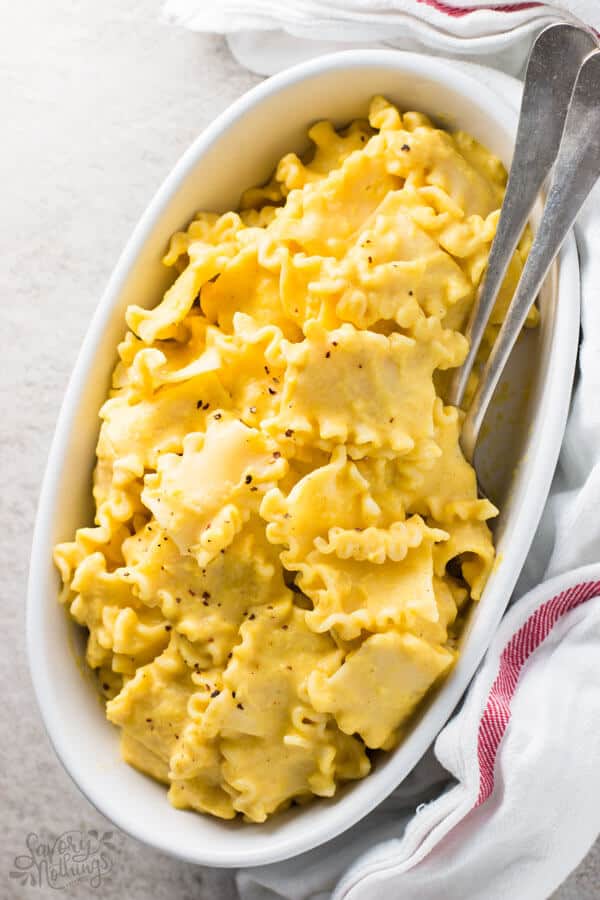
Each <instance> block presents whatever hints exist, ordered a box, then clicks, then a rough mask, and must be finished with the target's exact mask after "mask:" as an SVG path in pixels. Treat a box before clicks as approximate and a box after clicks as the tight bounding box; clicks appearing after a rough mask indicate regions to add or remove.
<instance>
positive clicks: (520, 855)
mask: <svg viewBox="0 0 600 900" xmlns="http://www.w3.org/2000/svg"><path fill="white" fill-rule="evenodd" d="M165 11H166V13H167V17H168V18H170V19H172V20H173V19H174V20H176V21H179V22H181V23H182V24H186V25H188V26H189V27H192V28H195V29H197V30H218V31H222V32H229V39H230V43H231V46H232V49H233V50H234V52H236V53H237V55H238V58H240V60H242V61H243V62H244V63H246V64H247V65H248V66H249V67H250V68H253V69H254V70H255V71H258V72H270V71H275V70H277V69H279V68H282V67H283V66H284V65H289V64H290V63H291V62H296V61H299V60H300V59H306V58H308V57H311V56H314V55H316V54H317V53H322V52H330V51H331V50H332V49H335V48H336V47H347V46H348V43H344V42H345V41H350V42H357V41H359V42H360V45H361V46H369V45H373V42H375V45H377V42H379V45H382V42H384V43H385V45H386V46H389V45H390V44H392V45H394V46H395V45H401V46H403V47H408V48H410V49H414V47H415V45H416V46H419V45H421V46H426V47H427V49H428V50H429V52H431V51H435V52H445V53H446V54H449V53H452V54H453V55H454V56H463V57H471V58H473V55H474V54H475V53H478V54H483V55H484V56H485V62H486V63H487V64H488V65H493V66H494V67H495V69H496V71H493V70H491V69H489V68H482V67H480V66H473V65H472V64H468V63H456V65H460V66H462V67H463V68H464V69H466V70H467V71H471V72H475V74H476V75H477V77H478V78H479V79H481V80H484V81H485V82H486V83H487V84H489V85H490V87H492V88H495V89H496V90H497V91H498V92H499V94H501V96H502V97H503V99H504V100H505V101H509V102H512V103H513V104H514V105H515V106H518V104H519V99H520V83H519V82H518V81H516V80H515V79H514V78H511V77H509V76H508V75H506V74H503V73H502V72H501V71H498V70H500V69H504V70H505V71H506V70H510V71H518V70H519V69H521V67H522V65H523V63H524V60H525V56H526V52H527V49H528V46H529V44H530V42H531V38H532V34H533V33H535V32H536V31H537V30H539V28H540V27H542V26H543V25H545V24H547V23H548V22H549V21H551V20H553V19H556V18H557V15H559V16H560V17H561V18H565V17H572V16H575V15H578V16H579V17H581V19H582V20H584V21H585V22H587V24H588V25H591V26H595V27H600V3H598V2H597V0H579V2H577V0H565V2H563V3H554V4H552V5H544V4H541V3H535V2H526V3H508V4H506V3H505V4H500V5H498V4H495V5H494V4H492V5H491V6H490V5H489V4H485V3H481V2H475V0H470V2H469V0H464V2H462V3H461V4H460V5H458V0H455V2H454V4H450V3H447V2H441V0H377V2H374V0H346V2H343V0H340V2H336V0H333V2H331V0H330V2H321V0H313V2H308V0H298V2H296V3H294V4H292V3H289V0H288V2H286V3H283V2H280V0H216V2H212V3H208V4H207V3H206V0H167V2H166V4H165ZM315 35H317V36H318V39H319V40H316V39H315ZM321 39H322V43H320V40H321ZM351 45H355V43H354V44H352V43H351ZM576 239H577V245H578V251H579V259H580V266H581V293H582V341H581V346H580V353H579V370H578V377H577V381H576V387H575V392H574V397H573V404H572V410H571V414H570V417H569V422H568V425H567V430H566V435H565V440H564V444H563V448H562V453H561V458H560V462H559V467H558V471H557V473H556V476H555V479H554V483H553V486H552V491H551V494H550V498H549V500H548V503H547V506H546V509H545V511H544V515H543V517H542V521H541V524H540V528H539V529H538V532H537V534H536V537H535V540H534V543H533V546H532V549H531V552H530V554H529V557H528V560H527V563H526V565H525V568H524V570H523V573H522V575H521V578H520V581H519V585H518V587H517V591H516V592H515V597H520V598H521V599H519V600H518V601H517V602H515V603H513V605H512V606H511V608H510V610H509V612H508V613H507V615H506V616H505V618H504V620H503V622H502V625H501V627H500V629H499V630H498V633H497V635H496V637H495V640H494V642H493V644H492V646H491V647H490V648H489V650H488V653H487V654H486V657H485V660H484V662H483V663H482V666H481V667H480V670H479V672H478V674H477V676H476V678H475V679H474V681H473V683H472V685H471V687H470V689H469V691H468V694H467V698H466V701H465V703H464V705H463V707H462V709H461V710H460V712H459V713H458V714H457V715H456V716H455V718H454V719H453V720H452V721H451V722H450V723H449V724H448V725H447V726H446V727H445V728H444V730H443V731H442V732H441V734H440V735H439V737H438V739H437V741H436V743H435V745H434V747H433V749H432V750H431V751H430V752H429V753H428V754H427V755H426V756H425V757H424V758H423V760H422V761H421V762H420V763H419V765H418V766H417V767H416V768H415V770H414V771H413V773H412V774H411V775H410V776H409V778H407V779H406V780H405V781H404V782H403V784H402V785H400V787H399V788H398V789H397V790H396V791H395V792H394V794H393V795H392V796H391V797H389V798H388V800H386V801H385V802H384V803H382V804H381V805H380V806H379V807H378V808H377V809H376V810H375V811H374V812H373V813H371V814H370V815H369V816H367V817H366V818H365V819H364V820H363V821H362V822H360V823H358V824H357V825H356V826H354V827H353V828H351V829H350V830H349V831H347V832H345V833H344V834H342V835H340V836H339V837H338V838H336V839H335V840H333V841H330V842H329V843H327V844H325V845H324V846H322V847H319V848H317V849H315V850H313V851H311V852H309V853H306V854H303V855H302V856H300V857H297V858H295V859H292V860H288V861H286V862H283V863H278V864H276V865H272V866H264V867H261V868H256V869H249V870H245V871H242V872H240V873H238V876H237V880H238V887H239V891H240V895H241V897H242V898H243V900H275V898H289V900H325V898H329V897H332V898H333V900H342V898H344V900H346V898H351V900H373V898H375V897H377V898H378V900H386V898H394V900H399V898H402V900H412V898H415V900H417V898H419V900H434V898H435V900H439V896H440V894H442V895H443V896H444V900H504V898H510V900H538V898H540V900H542V898H546V897H549V896H550V894H551V893H552V892H553V890H554V889H555V888H556V887H558V885H559V884H560V882H561V881H562V880H563V879H564V878H565V877H566V876H567V874H568V873H569V872H570V871H571V869H573V868H574V867H575V866H576V865H577V863H578V862H579V861H580V859H581V858H582V857H583V856H584V855H585V853H586V851H587V850H588V848H589V847H590V845H591V844H592V843H593V841H594V839H595V838H596V836H597V835H598V834H599V833H600V804H599V803H598V802H597V797H598V796H599V794H600V768H599V767H598V766H597V760H598V759H599V758H600V692H599V691H598V690H597V688H596V682H597V663H596V660H597V659H598V658H600V562H596V561H598V560H600V516H598V514H597V510H598V509H599V508H600V404H598V400H597V398H598V396H600V256H599V254H598V250H597V248H598V247H600V185H598V186H597V187H596V189H595V191H594V192H593V194H592V196H591V197H590V198H589V200H588V202H587V204H586V207H585V209H584V210H583V212H582V214H581V215H580V217H579V220H578V223H577V227H576ZM581 566H584V568H575V567H581ZM545 578H546V579H547V578H550V579H551V580H550V581H546V582H544V581H543V579H545ZM535 585H538V586H537V587H534V586H535ZM527 591H529V593H526V592H527ZM524 594H525V596H523V595H524Z"/></svg>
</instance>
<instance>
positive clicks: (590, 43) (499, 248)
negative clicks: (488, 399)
mask: <svg viewBox="0 0 600 900" xmlns="http://www.w3.org/2000/svg"><path fill="white" fill-rule="evenodd" d="M596 47H597V44H596V42H595V40H594V37H593V36H592V34H591V33H589V32H587V31H585V30H583V29H582V28H577V27H575V26H574V25H569V24H566V23H557V24H554V25H549V26H548V27H547V28H545V29H544V30H543V31H542V32H541V33H540V35H539V37H538V38H537V40H536V41H535V43H534V45H533V47H532V49H531V53H530V55H529V60H528V63H527V72H526V75H525V85H524V88H523V99H522V102H521V113H520V117H519V125H518V129H517V138H516V143H515V150H514V155H513V162H512V166H511V169H510V176H509V179H508V184H507V187H506V194H505V197H504V203H503V204H502V211H501V213H500V220H499V222H498V228H497V231H496V236H495V238H494V242H493V244H492V248H491V251H490V256H489V260H488V265H487V269H486V273H485V275H484V278H483V281H482V284H481V286H480V289H479V293H478V297H477V299H476V302H475V304H474V306H473V310H472V313H471V318H470V321H469V323H468V325H467V330H466V337H467V339H468V341H469V353H468V355H467V358H466V359H465V362H464V363H463V365H462V366H461V367H460V368H459V369H457V370H456V372H455V373H454V377H453V380H452V383H451V386H450V392H449V396H448V402H449V403H451V404H453V405H454V406H460V405H461V403H462V400H463V397H464V393H465V388H466V386H467V382H468V380H469V375H470V374H471V370H472V368H473V364H474V362H475V357H476V356H477V351H478V350H479V346H480V344H481V339H482V337H483V333H484V331H485V328H486V325H487V323H488V320H489V318H490V314H491V312H492V309H493V307H494V303H495V302H496V297H497V296H498V291H499V290H500V287H501V285H502V281H503V280H504V276H505V274H506V270H507V268H508V264H509V262H510V259H511V257H512V255H513V253H514V251H515V249H516V247H517V244H518V243H519V239H520V237H521V235H522V233H523V229H524V228H525V225H526V223H527V219H528V218H529V215H530V213H531V210H532V208H533V205H534V203H535V201H536V198H537V196H538V194H539V191H540V189H541V187H542V184H543V183H544V181H545V179H546V177H547V176H548V173H549V172H550V169H551V168H552V164H553V163H554V160H555V159H556V154H557V152H558V147H559V144H560V138H561V134H562V131H563V126H564V123H565V117H566V114H567V108H568V105H569V100H570V98H571V94H572V91H573V85H574V84H575V80H576V78H577V73H578V71H579V69H580V66H581V63H582V62H583V60H584V59H585V57H586V56H587V55H588V53H591V52H592V50H594V49H595V48H596Z"/></svg>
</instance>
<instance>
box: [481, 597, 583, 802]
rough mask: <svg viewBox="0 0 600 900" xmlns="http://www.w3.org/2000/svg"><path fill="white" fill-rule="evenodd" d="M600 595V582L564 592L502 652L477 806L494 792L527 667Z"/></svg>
mask: <svg viewBox="0 0 600 900" xmlns="http://www.w3.org/2000/svg"><path fill="white" fill-rule="evenodd" d="M599 593H600V581H588V582H585V583H584V584H578V585H575V587H572V588H569V590H568V591H562V593H560V594H557V595H556V597H553V598H552V599H551V600H548V601H547V602H546V603H544V604H543V605H542V606H540V607H539V609H537V610H536V611H535V612H534V613H532V614H531V615H530V616H529V618H528V619H527V621H526V622H525V623H524V624H523V625H522V626H521V628H519V630H518V631H517V632H516V633H515V634H514V635H513V636H512V638H511V639H510V641H509V642H508V644H507V645H506V647H505V648H504V650H503V651H502V654H501V655H500V662H499V665H498V675H497V676H496V680H495V681H494V683H493V685H492V689H491V691H490V693H489V695H488V700H487V704H486V707H485V710H484V712H483V716H482V717H481V722H480V723H479V733H478V736H477V757H478V760H479V796H478V798H477V803H476V804H475V806H476V807H477V806H480V805H481V804H482V803H484V802H485V800H487V799H488V797H489V796H490V795H491V793H492V791H493V790H494V771H495V766H496V757H497V755H498V748H499V746H500V742H501V740H502V738H503V737H504V734H505V732H506V729H507V727H508V723H509V722H510V716H511V702H512V698H513V696H514V693H515V690H516V687H517V684H518V681H519V677H520V675H521V670H522V669H523V666H524V665H525V663H526V662H527V660H528V659H529V657H530V656H531V654H532V653H533V652H534V650H536V649H537V648H538V647H539V646H540V644H541V643H542V642H543V641H544V640H545V639H546V638H547V637H548V635H549V634H550V632H551V630H552V629H553V628H554V626H555V625H556V623H557V622H558V621H559V619H561V618H562V616H564V615H565V613H568V612H570V611H571V610H572V609H575V607H577V606H579V605H580V604H581V603H585V602H586V600H591V598H592V597H596V596H598V594H599Z"/></svg>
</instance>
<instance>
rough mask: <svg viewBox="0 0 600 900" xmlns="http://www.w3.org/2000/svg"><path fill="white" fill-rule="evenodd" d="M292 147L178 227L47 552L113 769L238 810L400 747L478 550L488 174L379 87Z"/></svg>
mask: <svg viewBox="0 0 600 900" xmlns="http://www.w3.org/2000/svg"><path fill="white" fill-rule="evenodd" d="M309 137H310V140H311V141H312V144H313V150H312V151H311V153H310V154H309V155H308V156H307V157H306V158H303V159H301V158H299V157H298V156H296V155H295V154H293V153H290V154H288V155H287V156H285V157H284V158H283V159H282V160H281V162H280V163H279V165H278V166H277V170H276V172H275V174H274V176H273V178H272V180H271V181H270V182H269V183H268V184H267V185H265V186H263V187H259V188H254V189H251V190H249V191H247V192H246V194H245V195H244V196H243V198H242V201H241V209H240V211H239V212H237V213H235V212H228V213H225V214H224V215H216V214H212V213H200V214H199V215H198V216H197V218H196V219H194V221H193V222H192V223H191V224H190V226H189V227H188V229H187V230H186V231H185V232H181V233H178V234H176V235H174V237H173V238H172V240H171V244H170V247H169V249H168V252H167V255H166V257H165V263H166V265H168V266H171V267H172V268H173V269H174V272H175V278H174V282H173V285H172V287H171V288H170V289H169V290H168V291H167V293H166V294H165V296H164V299H163V300H162V301H161V302H160V303H159V304H158V306H156V307H154V308H152V309H145V308H142V307H138V306H131V307H130V308H129V309H128V311H127V325H128V328H129V330H128V332H127V334H126V336H125V338H124V340H123V342H122V343H121V344H120V346H119V348H118V352H119V362H118V364H117V366H116V369H115V371H114V375H113V380H112V389H111V391H110V394H109V396H108V399H107V400H106V402H105V404H104V406H103V407H102V409H101V411H100V418H101V420H102V425H101V429H100V437H99V441H98V447H97V466H96V470H95V474H94V486H93V495H94V500H95V504H96V517H95V524H94V526H93V527H89V528H81V529H79V530H78V531H77V534H76V535H75V540H74V541H73V542H70V543H63V544H60V545H59V546H58V547H57V548H56V552H55V559H56V563H57V566H58V568H59V569H60V572H61V575H62V579H63V581H64V590H63V593H62V599H63V601H64V603H65V604H66V605H67V606H68V608H69V610H70V613H71V615H72V616H73V618H74V619H75V620H76V621H77V622H78V623H79V624H80V625H82V626H84V627H85V628H86V629H87V630H88V632H89V638H88V644H87V661H88V663H89V665H90V666H91V667H92V668H93V669H95V670H96V671H97V674H98V679H99V684H100V686H101V689H102V691H103V693H104V696H105V698H106V701H107V702H106V713H107V716H108V719H109V720H110V721H111V722H113V723H114V724H115V725H117V726H118V727H119V728H120V729H121V735H122V753H123V757H124V759H125V760H126V761H127V762H128V763H130V764H131V765H133V766H135V767H137V768H138V769H140V770H141V771H143V772H146V773H148V774H149V775H151V776H153V777H154V778H156V779H159V780H160V781H162V782H164V783H165V784H167V785H168V786H169V799H170V801H171V802H172V803H173V804H174V805H175V806H177V807H182V808H191V809H195V810H198V811H201V812H204V813H211V814H213V815H216V816H221V817H222V818H226V819H228V818H233V817H234V816H236V814H238V813H239V814H241V815H243V816H244V817H245V818H246V819H248V820H251V821H253V822H262V821H264V820H265V819H266V817H267V816H269V815H270V814H271V813H274V812H276V811H277V810H280V809H283V808H285V807H286V806H288V805H289V804H290V803H291V802H292V801H293V800H295V801H297V802H303V801H305V800H306V799H308V798H310V797H311V796H312V795H315V794H316V795H319V796H322V797H329V796H331V795H332V794H334V793H335V790H336V786H337V785H338V784H339V783H340V782H343V781H346V780H348V779H356V778H362V777H363V776H365V775H367V773H368V772H369V769H370V766H371V756H372V754H371V751H373V750H376V749H378V748H383V749H384V750H390V749H391V748H393V747H394V746H395V745H396V744H397V743H398V741H399V740H401V738H402V735H403V733H404V732H405V730H406V729H407V727H409V726H410V722H411V717H412V716H413V714H414V712H415V710H416V709H417V707H418V706H419V704H420V702H421V701H422V699H423V697H424V696H425V695H426V694H427V693H428V692H429V691H430V690H431V688H432V686H434V685H435V684H437V683H438V682H439V681H440V680H441V679H443V677H444V676H445V675H447V673H448V672H449V670H450V669H451V667H452V665H453V663H454V662H455V660H456V656H457V650H456V644H457V637H458V636H459V633H460V628H461V624H460V623H461V621H462V620H464V610H465V608H466V606H467V605H468V604H469V603H470V602H471V601H474V600H477V599H478V598H479V597H480V596H481V593H482V590H483V588H484V585H485V583H486V579H487V577H488V574H489V572H490V569H491V567H492V565H493V561H494V547H493V543H492V537H491V533H490V530H489V528H488V525H487V521H488V519H490V517H492V516H494V515H495V514H496V512H497V510H496V509H495V508H494V507H493V506H492V504H491V503H490V502H489V501H488V500H484V499H481V498H479V497H478V494H477V485H476V479H475V473H474V471H473V469H472V468H471V466H470V465H469V464H468V463H467V462H466V461H465V459H464V458H463V456H462V453H461V451H460V448H459V443H458V438H459V432H460V427H461V421H462V413H461V412H460V411H459V410H458V409H456V408H454V407H451V406H448V405H446V404H445V403H444V400H443V397H444V386H445V384H446V381H447V378H448V375H449V371H450V370H452V369H453V368H455V367H456V366H459V365H460V364H461V363H462V361H463V360H464V358H465V354H466V352H467V341H466V339H465V337H464V335H463V329H464V327H465V321H466V318H467V316H468V312H469V308H470V306H471V304H472V303H473V298H474V294H475V290H476V288H477V285H478V283H479V281H480V279H481V276H482V272H483V270H484V268H485V265H486V261H487V257H488V252H489V248H490V243H491V241H492V238H493V236H494V231H495V228H496V223H497V221H498V215H499V207H500V205H501V202H502V197H503V192H504V185H505V180H506V173H505V171H504V169H503V167H502V165H501V164H500V162H499V161H498V160H497V159H496V158H495V157H493V156H492V155H491V154H490V153H488V152H487V151H486V150H485V149H484V148H483V147H481V146H480V145H479V144H477V143H476V142H475V141H474V140H473V139H472V138H470V137H469V136H468V135H466V134H463V133H460V132H459V133H457V134H449V133H447V132H445V131H441V130H439V129H437V128H435V127H434V126H433V125H432V123H431V122H430V121H429V119H427V117H426V116H424V115H421V114H420V113H415V112H406V113H404V114H402V115H401V114H400V112H399V111H398V110H397V109H395V108H394V107H393V106H392V105H391V104H389V103H388V102H386V101H385V100H383V99H382V98H375V99H374V100H373V101H372V103H371V108H370V111H369V118H368V121H367V120H365V121H362V120H360V121H357V122H354V123H352V124H351V125H350V126H349V127H347V128H344V129H342V130H341V131H336V130H335V129H334V128H333V126H332V125H331V124H329V123H328V122H319V123H318V124H316V125H314V126H313V127H312V128H311V129H310V131H309ZM527 244H528V237H525V239H524V241H523V242H522V244H521V247H520V248H519V250H518V251H517V252H516V254H515V256H514V258H513V260H512V263H511V266H510V270H509V273H508V276H507V279H506V282H505V284H504V288H503V290H502V293H501V296H500V298H499V301H498V304H497V307H496V310H495V313H494V316H493V319H492V322H491V325H490V326H489V327H488V332H487V334H486V342H485V343H486V346H487V347H488V348H489V346H490V344H491V343H492V342H493V339H494V336H495V334H496V332H497V330H498V327H499V323H500V322H501V321H502V317H503V313H504V310H505V309H506V305H507V303H508V301H509V299H510V297H511V295H512V292H513V289H514V286H515V284H516V281H517V280H518V277H519V274H520V271H521V268H522V265H523V260H524V257H525V254H526V251H527ZM534 315H535V313H532V320H533V317H534ZM484 352H485V348H484Z"/></svg>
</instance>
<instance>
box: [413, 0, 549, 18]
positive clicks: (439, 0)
mask: <svg viewBox="0 0 600 900" xmlns="http://www.w3.org/2000/svg"><path fill="white" fill-rule="evenodd" d="M417 3H422V4H424V5H425V6H430V7H431V8H432V9H435V10H436V11H437V12H441V13H444V14H445V15H447V16H451V17H452V18H453V19H460V18H462V17H463V16H468V15H470V14H471V13H474V12H479V11H480V10H485V12H503V13H514V12H525V11H526V10H528V9H537V8H538V7H540V6H544V3H540V2H537V0H529V2H525V3H499V4H492V5H491V6H476V7H470V8H469V9H465V7H464V6H453V5H452V4H450V3H444V2H443V0H417Z"/></svg>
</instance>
